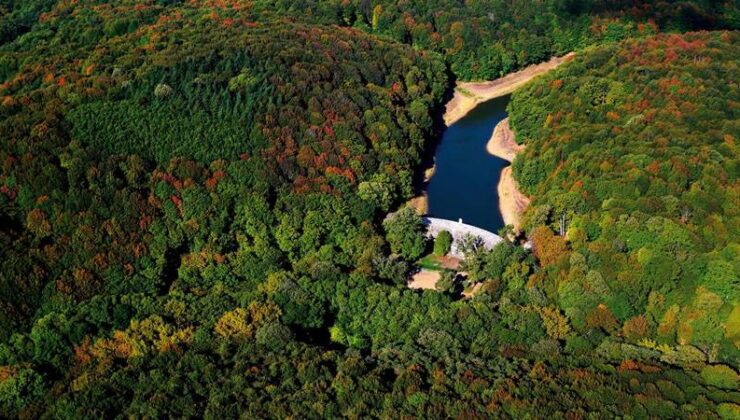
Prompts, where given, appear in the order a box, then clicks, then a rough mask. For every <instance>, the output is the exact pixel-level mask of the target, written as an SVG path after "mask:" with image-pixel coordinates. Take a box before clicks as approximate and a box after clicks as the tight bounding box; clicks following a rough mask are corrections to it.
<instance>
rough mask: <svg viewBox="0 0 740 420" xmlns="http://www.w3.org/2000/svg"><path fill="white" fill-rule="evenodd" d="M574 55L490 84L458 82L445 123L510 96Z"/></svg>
mask: <svg viewBox="0 0 740 420" xmlns="http://www.w3.org/2000/svg"><path fill="white" fill-rule="evenodd" d="M573 57H575V54H574V53H569V54H566V55H564V56H562V57H554V58H552V59H550V61H547V62H544V63H540V64H535V65H532V66H529V67H527V68H525V69H523V70H520V71H518V72H516V73H511V74H509V75H507V76H504V77H502V78H500V79H496V80H493V81H488V82H458V83H457V85H456V86H455V94H454V95H453V97H452V99H451V100H450V102H448V103H447V107H446V108H445V115H444V121H445V124H447V126H450V125H452V124H453V123H454V122H455V121H457V120H459V119H460V118H462V117H464V116H465V114H467V113H468V112H470V110H471V109H473V108H475V106H476V105H478V104H479V103H481V102H485V101H487V100H489V99H493V98H497V97H499V96H504V95H508V94H510V93H511V92H513V91H514V90H515V89H516V88H518V87H519V86H521V85H523V84H525V83H527V82H528V81H530V80H531V79H532V78H534V77H536V76H539V75H540V74H543V73H546V72H548V71H550V70H552V69H554V68H555V67H557V66H559V65H560V64H562V63H564V62H566V61H570V60H571V59H572V58H573Z"/></svg>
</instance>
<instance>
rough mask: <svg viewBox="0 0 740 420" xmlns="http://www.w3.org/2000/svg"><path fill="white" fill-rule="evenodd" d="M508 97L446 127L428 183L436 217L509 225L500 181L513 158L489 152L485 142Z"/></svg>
mask: <svg viewBox="0 0 740 420" xmlns="http://www.w3.org/2000/svg"><path fill="white" fill-rule="evenodd" d="M508 102H509V96H504V97H500V98H496V99H491V100H490V101H488V102H484V103H482V104H480V105H478V106H477V107H475V108H474V109H473V110H472V111H470V113H468V114H467V115H466V116H465V117H463V118H462V119H460V120H459V121H457V122H456V123H454V124H452V125H451V126H450V127H448V128H447V129H446V130H445V131H444V133H443V135H442V139H441V140H440V143H439V145H438V146H437V150H436V151H435V155H434V157H435V165H436V167H435V172H434V176H432V178H431V180H430V181H429V184H428V185H427V194H428V197H429V214H430V215H431V216H434V217H439V218H443V219H450V220H458V219H460V218H462V219H463V221H464V222H465V223H467V224H471V225H474V226H477V227H480V228H482V229H486V230H488V231H491V232H494V233H496V232H497V231H498V230H499V229H500V228H502V227H503V226H504V222H503V219H502V218H501V210H500V209H499V203H498V193H497V191H496V186H497V185H498V181H499V178H500V176H501V170H502V169H503V168H505V167H506V166H508V165H509V162H507V161H505V160H503V159H500V158H497V157H495V156H492V155H490V154H488V153H487V152H486V143H487V142H488V140H489V139H490V138H491V134H493V129H494V128H495V127H496V124H498V123H499V121H501V120H503V119H504V118H506V105H507V104H508Z"/></svg>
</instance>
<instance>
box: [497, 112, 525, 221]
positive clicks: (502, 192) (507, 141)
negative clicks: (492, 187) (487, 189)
mask: <svg viewBox="0 0 740 420" xmlns="http://www.w3.org/2000/svg"><path fill="white" fill-rule="evenodd" d="M522 150H524V146H523V145H520V144H517V142H516V140H515V135H514V131H513V130H512V129H511V127H510V126H509V118H508V117H507V118H504V119H503V120H501V122H499V123H498V124H496V128H495V129H494V130H493V135H492V136H491V139H490V140H488V143H487V144H486V151H487V152H488V153H489V154H491V155H493V156H496V157H498V158H501V159H503V160H506V161H508V162H512V161H513V160H514V157H516V155H517V154H518V153H519V152H521V151H522ZM496 190H497V191H498V206H499V210H500V211H501V218H502V219H504V224H505V225H512V226H514V231H516V232H519V231H520V229H521V223H522V215H523V214H524V211H525V210H526V209H527V207H528V206H529V203H530V201H531V200H530V198H529V197H527V196H526V195H524V194H522V192H521V191H520V190H519V184H518V183H517V182H516V179H514V174H513V173H512V171H511V165H509V166H507V167H505V168H504V169H502V170H501V176H500V177H499V181H498V185H497V186H496Z"/></svg>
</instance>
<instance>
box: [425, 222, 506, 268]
mask: <svg viewBox="0 0 740 420" xmlns="http://www.w3.org/2000/svg"><path fill="white" fill-rule="evenodd" d="M423 220H424V224H425V225H426V226H427V233H428V234H429V236H431V237H433V238H436V237H437V235H438V234H439V232H441V231H443V230H446V231H448V232H450V233H451V234H452V239H453V241H452V249H450V255H451V256H453V257H457V258H463V257H464V255H463V253H462V251H460V249H459V248H458V247H459V244H460V241H461V240H462V239H463V238H464V237H465V236H466V235H468V234H470V235H473V236H474V237H478V238H480V241H481V245H482V246H484V247H485V248H486V249H492V248H493V247H494V246H496V244H498V243H499V242H501V241H503V238H501V237H500V236H498V235H496V234H495V233H492V232H489V231H487V230H485V229H481V228H479V227H475V226H472V225H466V224H465V223H463V222H462V219H460V220H459V221H457V222H455V221H453V220H447V219H438V218H436V217H424V218H423Z"/></svg>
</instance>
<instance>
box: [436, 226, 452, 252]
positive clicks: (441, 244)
mask: <svg viewBox="0 0 740 420" xmlns="http://www.w3.org/2000/svg"><path fill="white" fill-rule="evenodd" d="M451 246H452V234H451V233H450V232H448V231H446V230H443V231H441V232H439V233H438V234H437V237H436V238H434V254H435V255H437V256H440V257H442V256H444V255H447V253H448V252H450V247H451Z"/></svg>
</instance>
